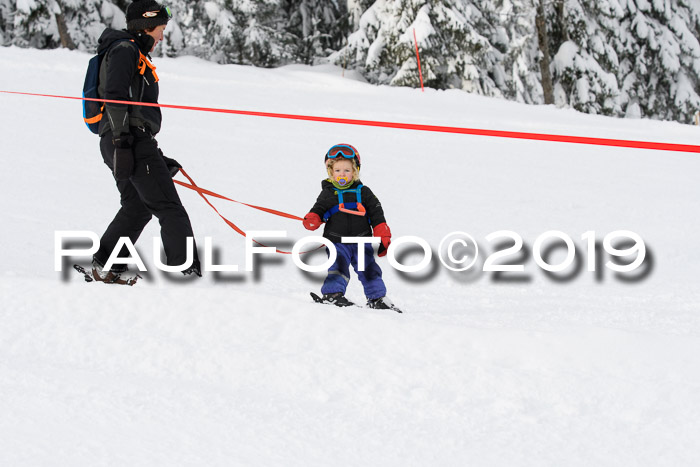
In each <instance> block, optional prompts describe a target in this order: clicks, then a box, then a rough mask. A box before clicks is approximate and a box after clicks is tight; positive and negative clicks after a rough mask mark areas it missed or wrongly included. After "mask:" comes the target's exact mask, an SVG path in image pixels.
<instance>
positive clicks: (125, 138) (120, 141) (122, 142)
mask: <svg viewBox="0 0 700 467" xmlns="http://www.w3.org/2000/svg"><path fill="white" fill-rule="evenodd" d="M133 143H134V137H133V136H131V133H122V134H120V135H119V136H115V137H114V138H112V144H114V147H115V148H130V147H131V145H132V144H133Z"/></svg>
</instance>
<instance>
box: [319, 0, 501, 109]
mask: <svg viewBox="0 0 700 467" xmlns="http://www.w3.org/2000/svg"><path fill="white" fill-rule="evenodd" d="M414 29H415V33H416V39H417V42H418V47H419V50H420V58H421V68H422V72H423V78H424V81H425V84H426V86H430V87H435V88H438V89H447V88H459V89H465V90H469V91H474V92H478V93H480V94H485V95H493V96H501V95H502V92H501V90H500V89H499V86H498V85H497V83H498V82H501V81H502V78H503V69H502V67H501V66H500V63H499V61H500V57H501V53H500V52H499V51H498V50H497V49H495V48H494V47H493V46H492V45H491V44H490V42H489V40H488V38H487V37H488V36H490V35H491V34H492V32H493V26H492V25H491V24H489V22H488V21H487V18H486V17H485V16H484V15H483V14H482V12H481V11H480V9H479V8H478V7H477V5H476V4H474V3H467V2H464V1H458V0H428V1H421V0H377V1H376V2H375V3H374V4H373V5H372V6H371V7H370V8H369V9H367V10H366V11H365V12H364V13H363V14H362V16H361V17H360V20H359V28H358V30H357V31H355V32H354V33H352V34H351V35H350V37H349V38H348V45H347V46H346V47H344V48H343V49H342V50H340V51H339V52H337V53H335V54H333V55H331V57H330V59H331V60H333V61H334V62H336V63H340V62H342V61H344V60H345V59H346V58H347V59H348V60H349V62H350V63H351V66H354V67H357V68H359V69H360V70H361V72H362V73H363V74H364V75H365V76H366V77H367V78H368V79H369V80H370V81H372V82H378V83H387V84H391V85H398V86H413V87H416V86H420V82H419V74H418V63H417V60H416V53H415V43H414V37H413V31H414Z"/></svg>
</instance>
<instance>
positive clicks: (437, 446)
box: [0, 48, 700, 466]
mask: <svg viewBox="0 0 700 467" xmlns="http://www.w3.org/2000/svg"><path fill="white" fill-rule="evenodd" d="M88 58H89V56H88V55H86V54H83V53H79V52H69V51H65V50H55V51H40V50H22V49H17V48H0V67H1V68H2V70H3V71H4V72H3V73H2V74H0V90H12V91H27V92H38V93H48V94H61V95H69V96H78V95H80V88H81V86H82V80H83V74H84V70H85V67H86V64H87V60H88ZM155 64H156V66H157V67H158V74H159V76H160V78H161V102H162V103H168V104H183V105H197V106H206V107H219V108H234V109H245V110H257V111H266V112H279V113H294V114H309V115H324V116H333V117H344V118H357V119H371V120H385V121H400V122H415V123H425V124H436V125H449V126H464V127H477V128H490V129H503V130H513V131H528V132H540V133H559V134H574V135H580V136H595V137H604V138H617V139H635V140H649V141H663V142H673V143H684V144H698V141H700V138H699V136H700V130H699V129H698V128H697V127H691V126H684V125H679V124H673V123H663V122H654V121H649V120H644V119H641V120H617V119H610V118H605V117H596V116H590V115H583V114H579V113H576V112H574V111H571V110H560V109H555V108H554V107H552V106H539V107H532V106H525V105H520V104H515V103H511V102H507V101H504V100H498V99H489V98H485V97H479V96H474V95H469V94H467V93H463V92H459V91H446V92H438V91H433V90H430V89H426V91H425V93H421V92H420V91H419V90H412V89H407V88H390V87H378V86H371V85H368V84H366V83H364V82H362V81H361V80H358V79H352V77H351V78H350V79H349V78H348V76H349V74H346V75H345V78H343V77H342V70H341V69H339V68H334V67H330V66H324V67H322V68H311V67H304V66H294V67H286V68H280V69H276V70H264V69H256V68H251V67H243V66H233V65H227V66H221V65H215V64H212V63H210V62H205V61H202V60H198V59H194V58H189V57H182V58H178V59H167V58H160V59H157V60H156V63H155ZM0 103H1V105H2V109H3V110H2V112H1V113H0V137H1V141H2V143H1V144H2V171H0V180H1V182H2V195H3V196H2V197H1V198H0V203H1V207H2V212H3V213H4V228H3V229H2V234H0V235H2V237H1V238H2V252H3V253H2V255H3V256H2V259H3V264H4V272H3V273H1V274H2V278H3V280H2V281H1V282H0V288H1V289H2V294H1V295H0V297H1V302H0V303H1V305H2V306H1V308H0V323H1V324H0V414H1V416H0V440H2V441H1V443H2V449H0V465H7V466H50V465H56V466H58V465H60V466H65V465H71V466H78V465H80V466H82V465H85V466H94V465H115V466H116V465H119V466H123V465H130V466H153V465H173V466H174V465H197V466H199V465H207V466H216V465H221V466H224V465H225V466H231V465H250V466H262V465H284V466H311V465H318V466H321V465H323V466H326V465H353V466H354V465H382V466H387V465H396V466H411V465H416V466H419V465H420V466H427V465H431V466H434V465H440V466H449V465H454V466H463V465H492V466H514V465H522V466H530V465H538V466H541V465H549V466H561V465H567V466H577V465H596V466H620V465H629V466H637V465H643V466H647V465H648V466H661V465H668V466H691V465H698V464H699V463H700V446H699V445H698V443H697V434H698V433H700V340H699V339H698V337H699V336H700V318H699V315H700V290H699V287H698V278H699V277H700V250H699V249H698V247H697V239H698V238H699V236H700V220H699V219H698V215H697V202H698V200H700V183H698V174H699V173H700V159H699V158H698V155H697V154H691V153H681V152H663V151H649V150H637V149H620V148H607V147H596V146H582V145H572V144H564V143H546V142H535V141H524V140H508V139H496V138H489V137H480V136H465V135H450V134H439V133H427V132H414V131H406V130H392V129H381V128H371V127H361V126H341V125H337V124H329V123H312V122H302V121H292V120H280V119H266V118H259V117H246V116H234V115H226V114H216V113H201V112H191V111H183V110H171V109H164V111H163V114H164V126H163V128H164V129H163V132H162V133H161V134H160V135H159V137H158V140H159V142H160V145H161V147H162V149H163V151H164V152H165V154H166V155H169V156H170V157H174V158H176V159H177V160H179V161H180V162H181V163H182V164H183V166H184V167H185V168H186V169H187V171H188V172H189V173H190V175H192V176H193V177H194V179H195V180H196V181H197V182H198V184H200V185H201V186H203V187H205V188H208V189H210V190H214V191H216V192H219V193H221V194H224V195H226V196H229V197H232V198H234V199H237V200H240V201H244V202H248V203H252V204H257V205H263V206H267V207H271V208H274V209H278V210H282V211H286V212H290V213H294V214H296V215H301V216H303V215H304V214H305V213H306V212H307V211H308V209H309V208H310V207H311V205H312V204H313V202H314V200H315V198H316V196H317V194H318V190H319V188H320V180H321V179H322V178H323V176H324V170H323V163H322V157H323V154H324V153H325V151H326V150H327V149H328V147H330V146H331V145H332V144H334V143H338V142H349V143H351V144H353V145H355V146H356V147H357V148H358V149H359V150H360V152H361V154H362V161H363V166H362V167H363V172H362V173H363V176H362V179H363V182H364V183H365V184H367V185H368V186H370V187H372V189H373V190H374V192H375V193H376V194H377V195H378V196H379V198H380V199H381V200H382V204H383V206H384V209H385V211H386V214H387V220H388V223H389V225H390V226H391V229H392V232H393V234H394V238H398V237H402V236H408V235H414V236H419V237H422V238H424V239H426V240H427V241H428V242H429V244H430V245H431V246H432V247H433V248H434V249H437V247H438V244H439V243H440V240H441V239H442V238H443V237H444V236H445V235H447V234H448V233H450V232H454V231H466V232H468V233H470V234H471V235H472V236H473V237H474V238H476V239H477V241H478V243H479V245H480V247H481V248H482V256H481V259H480V261H479V262H478V263H477V266H478V267H479V268H480V267H481V266H483V260H484V255H488V254H490V253H491V252H493V251H494V250H495V246H494V245H493V244H490V243H489V242H488V241H487V240H486V236H487V235H488V234H489V233H491V232H494V231H498V230H504V229H506V230H512V231H514V232H517V233H518V234H520V235H521V236H522V237H523V239H524V242H525V245H526V246H527V247H528V251H527V255H525V256H520V255H516V256H515V257H511V258H510V259H516V260H517V259H520V260H521V262H523V263H524V264H525V272H524V273H518V274H513V273H509V274H506V275H504V276H503V277H505V278H510V279H513V278H515V279H519V280H508V281H505V280H502V279H503V278H501V280H496V277H495V275H494V274H493V273H483V272H478V271H471V272H466V273H453V272H450V271H448V270H447V269H446V268H444V267H443V266H442V265H440V263H439V262H438V261H437V260H436V259H434V260H433V262H432V266H431V269H430V271H429V273H426V272H423V273H416V274H402V273H399V272H398V271H396V270H394V269H393V268H391V267H390V266H389V264H388V263H387V260H386V259H380V260H379V261H380V265H381V266H382V268H383V270H384V277H385V281H386V283H387V286H388V289H389V296H390V297H391V298H392V299H393V300H394V302H395V303H396V304H397V305H398V306H400V307H402V308H404V309H405V311H406V312H405V313H404V314H403V315H399V314H396V313H393V312H382V311H378V310H368V309H360V308H350V309H337V308H333V307H324V306H320V305H316V304H314V303H312V302H311V300H310V298H309V296H308V292H309V291H311V290H316V291H318V289H319V287H320V281H321V280H322V278H323V274H313V275H311V274H304V273H302V272H301V271H300V270H299V269H297V268H296V267H295V266H294V264H293V263H292V261H291V258H290V257H288V256H282V255H278V256H276V257H269V258H266V259H265V260H264V261H262V263H261V264H258V267H257V269H256V271H255V272H254V273H245V272H240V273H222V274H213V273H210V274H207V275H206V276H205V277H204V278H202V279H200V280H195V281H192V280H186V281H183V280H181V279H179V278H178V279H173V278H168V277H166V276H165V275H164V274H163V273H159V272H158V271H155V270H153V271H151V270H149V271H148V272H147V273H144V276H145V278H144V280H142V281H140V282H139V283H138V284H137V285H136V286H135V287H116V286H106V285H103V284H86V283H85V282H83V280H82V279H81V278H80V277H79V276H78V275H77V274H75V273H74V272H72V271H70V270H65V271H63V272H55V271H54V269H53V265H54V233H55V231H58V230H91V231H94V232H96V233H97V234H101V233H102V231H103V230H104V228H105V227H106V225H107V223H108V222H109V221H110V220H111V218H112V216H113V215H114V213H116V211H117V208H118V197H117V192H116V189H115V188H114V182H113V180H112V178H111V175H110V174H109V172H108V170H107V169H106V167H105V166H104V165H103V163H102V161H101V157H100V155H99V151H98V140H97V138H96V137H95V136H93V135H91V134H90V133H89V132H88V131H87V129H86V128H85V127H84V125H83V123H82V121H81V115H80V104H79V103H78V102H77V101H73V100H63V99H48V98H38V97H26V96H17V95H7V94H0ZM179 192H180V194H181V197H182V200H183V202H184V204H185V206H186V207H187V209H188V212H189V213H190V216H191V219H192V222H193V225H194V228H195V233H196V235H197V238H198V242H199V244H200V247H201V246H202V245H203V243H204V242H203V238H204V237H206V236H208V237H212V239H213V243H214V245H215V248H216V249H217V252H218V261H219V263H223V264H237V265H239V266H240V267H241V270H243V265H244V258H245V248H244V240H243V238H242V237H240V236H238V235H237V234H235V233H234V232H233V231H232V230H230V229H229V228H228V226H227V225H226V224H225V223H224V222H222V221H221V219H219V217H218V216H216V214H215V213H214V212H213V211H212V210H211V209H210V208H209V207H208V206H206V204H205V203H204V202H203V201H202V200H201V199H200V198H199V197H198V196H197V195H196V194H195V193H194V192H191V191H189V190H186V189H181V188H179ZM214 203H215V205H216V206H217V207H218V208H219V209H220V210H221V212H222V213H223V214H224V215H226V216H227V217H229V218H230V219H231V220H232V221H234V222H236V223H237V224H238V225H239V226H240V227H241V228H243V229H244V230H286V231H288V241H287V242H286V244H285V245H282V246H283V247H287V249H289V247H290V246H291V243H293V242H294V241H296V240H297V239H299V238H302V237H304V236H306V235H307V234H308V232H307V231H305V230H304V229H303V228H302V226H301V225H300V224H299V223H298V222H295V221H290V220H288V219H283V218H279V217H274V216H270V215H269V214H265V213H262V212H259V211H255V210H251V209H249V208H247V207H244V206H241V205H237V204H232V203H226V202H223V201H214ZM621 229H625V230H631V231H633V232H636V233H638V234H639V235H640V236H641V237H642V238H643V239H644V241H645V243H646V245H647V247H648V250H649V253H650V255H649V256H650V257H649V258H648V259H647V261H646V262H645V264H644V265H643V268H642V272H644V271H645V272H646V274H645V275H642V276H641V277H642V278H641V279H639V278H638V279H636V280H624V278H625V277H626V278H630V277H632V278H634V277H637V276H640V274H639V273H637V272H635V273H630V274H627V275H622V276H623V277H622V278H621V277H619V276H618V275H616V274H615V273H613V272H612V271H610V270H609V269H606V268H605V267H603V268H602V270H599V271H598V272H588V271H587V270H586V267H585V264H586V256H585V255H586V253H585V251H586V244H585V242H584V241H583V240H581V235H582V234H583V233H585V232H587V231H595V232H596V238H597V239H598V240H599V241H602V239H603V237H604V236H605V235H606V234H607V233H609V232H612V231H614V230H621ZM549 230H561V231H563V232H565V233H567V234H568V235H570V236H571V237H572V239H573V240H574V242H575V243H576V245H577V247H578V252H577V258H579V259H580V260H581V261H582V263H583V267H582V269H581V270H580V271H579V272H578V273H575V271H574V273H573V274H570V272H571V271H568V270H567V271H564V272H563V273H561V274H563V275H564V276H566V275H569V276H570V279H569V280H568V281H556V280H554V279H552V278H549V277H548V276H547V275H546V274H544V273H543V271H542V270H541V269H539V268H538V267H537V266H536V264H535V262H534V260H533V259H532V254H531V251H532V249H533V244H534V242H535V239H536V238H537V237H538V236H539V235H540V234H542V233H544V232H546V231H549ZM157 236H158V225H157V222H156V221H155V220H153V221H152V222H151V223H150V224H149V226H148V227H147V229H146V230H145V231H144V233H143V235H142V238H141V240H140V242H139V244H138V245H139V248H140V250H139V251H140V252H141V253H142V256H143V258H144V260H145V261H146V264H147V265H151V266H152V265H153V264H154V263H153V259H152V255H153V252H152V247H151V239H152V238H153V237H157ZM267 240H268V242H269V243H273V244H274V242H275V240H274V239H267ZM558 253H562V252H561V250H558ZM562 256H563V255H562ZM323 259H324V258H323V255H318V254H314V255H311V257H310V258H309V259H307V261H308V262H309V263H315V264H318V263H320V262H322V260H323ZM419 259H420V255H417V254H415V253H412V252H410V251H409V252H408V253H407V254H405V255H404V261H405V262H406V263H411V262H412V261H413V262H414V263H416V262H418V260H419ZM603 259H604V261H603V262H605V261H607V259H608V258H607V257H604V258H603ZM76 261H77V262H82V263H83V264H87V261H88V259H87V258H84V257H76V258H74V259H71V260H66V265H67V266H70V264H72V263H73V262H76ZM551 261H552V263H556V262H558V261H560V259H558V256H557V255H553V257H552V258H551ZM348 297H349V298H350V299H352V300H355V301H357V302H362V301H363V295H362V290H361V288H360V287H359V285H358V283H357V280H356V278H355V277H353V279H352V281H351V284H350V288H349V290H348Z"/></svg>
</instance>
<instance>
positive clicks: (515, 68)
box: [482, 0, 544, 104]
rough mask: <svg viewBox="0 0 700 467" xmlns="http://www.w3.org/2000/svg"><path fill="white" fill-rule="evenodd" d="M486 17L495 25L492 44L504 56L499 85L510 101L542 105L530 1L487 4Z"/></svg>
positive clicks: (497, 82)
mask: <svg viewBox="0 0 700 467" xmlns="http://www.w3.org/2000/svg"><path fill="white" fill-rule="evenodd" d="M482 6H483V11H484V15H485V16H486V17H487V18H488V21H489V23H490V24H493V25H494V28H493V32H492V33H491V37H490V43H491V44H492V45H493V47H494V48H496V49H497V50H498V52H499V53H500V54H501V58H500V63H501V66H500V68H501V69H502V70H503V75H502V76H496V78H497V79H496V80H495V82H496V84H497V85H498V87H499V89H501V91H502V92H503V94H504V96H505V97H507V98H508V99H512V100H516V101H518V102H524V103H527V104H540V103H543V102H544V101H543V92H542V84H541V77H540V73H541V70H540V66H539V53H540V52H539V47H538V45H539V42H538V37H537V31H536V29H535V8H534V5H533V3H532V1H531V0H494V1H484V2H483V4H482Z"/></svg>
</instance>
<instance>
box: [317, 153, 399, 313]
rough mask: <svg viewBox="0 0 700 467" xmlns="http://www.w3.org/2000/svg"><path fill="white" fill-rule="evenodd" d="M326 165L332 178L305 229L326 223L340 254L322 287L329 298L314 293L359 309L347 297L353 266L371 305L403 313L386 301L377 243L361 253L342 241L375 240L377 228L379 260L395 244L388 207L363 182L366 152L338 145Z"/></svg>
mask: <svg viewBox="0 0 700 467" xmlns="http://www.w3.org/2000/svg"><path fill="white" fill-rule="evenodd" d="M325 161H326V170H327V172H328V176H329V178H327V179H326V180H323V182H321V188H322V189H321V194H320V195H318V199H317V200H316V204H314V206H313V207H312V208H311V211H310V212H309V213H308V214H307V215H306V216H304V227H305V228H306V229H307V230H316V229H318V228H319V227H320V226H321V224H322V223H324V222H325V224H326V227H325V228H324V230H323V236H324V237H325V238H327V239H329V240H330V241H331V242H333V244H334V245H335V248H336V251H337V253H338V256H337V258H336V260H335V262H334V263H333V264H332V265H331V267H330V268H329V269H328V277H326V280H325V281H324V283H323V287H321V293H322V294H323V297H322V298H319V297H318V296H316V295H315V294H311V295H312V296H313V297H314V300H316V301H321V302H324V303H332V304H334V305H336V306H350V305H353V303H352V302H350V301H349V300H348V299H347V298H345V290H346V289H347V286H348V282H349V281H350V265H352V267H353V269H355V272H356V273H357V277H358V278H359V279H360V282H361V283H362V287H364V291H365V296H366V297H367V306H369V307H370V308H380V309H391V310H395V311H397V312H399V313H401V310H399V309H398V308H396V307H395V306H394V305H393V304H392V303H391V300H389V299H388V298H387V297H386V286H385V285H384V281H383V280H382V270H381V269H380V268H379V265H378V264H377V262H376V261H375V260H374V250H373V249H372V245H371V244H366V245H364V247H360V248H363V251H361V252H358V244H357V243H341V238H342V237H371V236H372V235H373V233H372V230H373V229H374V236H375V237H380V238H381V243H380V245H379V252H378V253H379V256H384V255H386V251H387V248H388V247H389V244H390V243H391V230H390V229H389V226H388V225H387V224H386V220H385V219H384V211H383V209H382V205H381V203H380V202H379V200H378V199H377V197H376V196H375V195H374V193H372V190H370V189H369V187H367V186H364V185H363V184H362V182H361V181H360V154H359V153H358V152H357V149H355V148H354V147H352V146H351V145H349V144H336V145H335V146H333V147H332V148H330V150H328V152H327V153H326V159H325ZM358 253H359V254H362V255H364V263H365V270H364V271H358V266H357V264H358Z"/></svg>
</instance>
